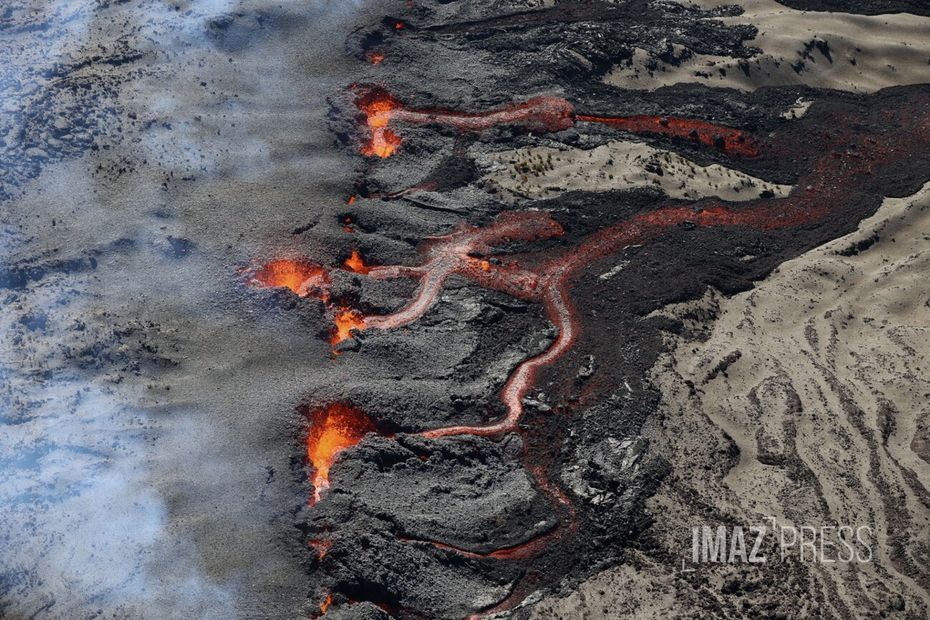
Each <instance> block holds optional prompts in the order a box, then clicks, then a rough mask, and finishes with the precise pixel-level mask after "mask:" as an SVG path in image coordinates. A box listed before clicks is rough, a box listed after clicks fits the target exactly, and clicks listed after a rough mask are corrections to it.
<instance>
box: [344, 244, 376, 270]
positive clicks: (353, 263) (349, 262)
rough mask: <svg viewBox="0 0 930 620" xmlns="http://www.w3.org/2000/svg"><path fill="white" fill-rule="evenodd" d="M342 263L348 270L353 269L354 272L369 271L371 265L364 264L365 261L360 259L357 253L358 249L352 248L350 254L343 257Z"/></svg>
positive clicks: (360, 256)
mask: <svg viewBox="0 0 930 620" xmlns="http://www.w3.org/2000/svg"><path fill="white" fill-rule="evenodd" d="M342 265H343V267H345V268H346V269H348V270H349V271H353V272H355V273H362V274H365V273H368V272H369V271H371V267H369V266H368V265H366V264H365V261H364V260H363V259H362V255H361V254H359V252H358V250H352V255H351V256H349V258H347V259H345V261H344V262H343V263H342Z"/></svg>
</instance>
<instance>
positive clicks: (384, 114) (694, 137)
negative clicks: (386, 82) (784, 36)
mask: <svg viewBox="0 0 930 620" xmlns="http://www.w3.org/2000/svg"><path fill="white" fill-rule="evenodd" d="M355 91H356V100H355V105H356V106H357V107H358V109H359V111H360V112H362V113H363V114H364V115H365V124H366V126H367V127H368V129H369V132H370V134H371V136H370V138H369V139H368V141H367V142H365V143H364V144H363V145H362V148H361V152H362V154H363V155H365V156H368V157H371V156H378V157H382V158H383V157H389V156H391V155H393V154H394V153H395V152H396V150H397V147H399V146H400V144H401V138H400V136H399V135H398V134H397V133H395V132H394V131H393V130H392V129H389V128H388V125H389V124H390V123H391V122H392V121H394V122H398V123H407V124H411V125H426V124H435V125H443V126H447V127H452V128H454V129H456V130H458V131H483V130H486V129H490V128H492V127H498V126H515V127H520V128H522V129H523V130H524V131H528V132H535V133H554V132H558V131H562V130H564V129H569V128H570V127H573V126H574V125H575V123H576V122H587V123H600V124H604V125H608V126H611V127H616V128H618V129H621V130H623V131H628V132H630V133H637V134H653V135H660V136H667V137H671V138H678V139H684V140H690V141H695V142H698V143H700V144H702V145H705V146H711V147H714V148H717V149H719V150H721V151H723V152H724V153H727V154H728V155H738V156H742V157H756V156H758V154H759V149H758V145H757V144H756V142H755V140H754V139H753V138H752V137H751V136H749V135H747V134H746V133H745V132H743V131H740V130H738V129H733V128H731V127H724V126H721V125H715V124H713V123H708V122H706V121H700V120H693V119H684V118H676V117H669V116H645V115H637V116H593V115H588V114H576V113H575V109H574V106H573V105H572V104H571V103H570V102H569V101H567V100H565V99H563V98H561V97H551V96H540V97H533V98H531V99H527V100H526V101H523V102H520V103H512V104H508V105H506V106H503V107H500V108H497V109H492V110H488V111H485V112H477V113H466V112H457V111H450V110H427V109H424V110H416V109H408V108H406V107H405V106H404V105H403V104H402V103H401V102H400V101H398V100H397V99H396V98H395V97H394V96H393V95H391V94H390V93H389V92H387V91H386V90H384V89H383V88H379V87H355Z"/></svg>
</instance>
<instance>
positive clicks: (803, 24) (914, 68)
mask: <svg viewBox="0 0 930 620" xmlns="http://www.w3.org/2000/svg"><path fill="white" fill-rule="evenodd" d="M694 4H695V5H696V6H699V7H701V8H704V9H712V8H717V7H721V6H732V5H734V4H736V5H738V6H741V7H742V8H743V9H744V11H743V13H742V14H740V15H737V16H728V17H720V18H719V19H721V21H723V22H724V23H727V24H731V25H736V24H743V25H750V26H753V27H755V28H756V29H757V31H758V32H757V34H756V35H755V37H754V38H752V39H750V40H748V41H746V42H745V44H746V57H745V58H733V57H730V56H712V55H706V54H695V53H693V52H692V51H691V50H689V49H687V48H685V47H683V46H680V45H678V46H676V45H674V44H669V47H668V50H667V54H668V56H667V57H666V58H665V59H663V58H660V57H658V56H657V55H656V54H654V53H651V52H648V51H646V50H643V49H640V50H637V52H636V53H635V55H634V57H633V58H632V59H631V60H630V61H629V62H628V63H624V64H621V65H619V66H617V67H615V68H614V70H613V71H612V72H611V73H610V74H608V75H607V76H606V78H605V81H606V82H607V83H608V84H612V85H614V86H622V87H623V88H636V89H646V90H654V89H657V88H661V87H662V86H668V85H671V84H682V83H696V84H706V85H708V86H713V87H718V88H737V89H740V90H755V89H757V88H762V87H764V86H790V85H805V86H811V87H815V88H831V89H835V90H846V91H852V92H874V91H876V90H879V89H882V88H887V87H888V86H895V85H899V84H920V83H923V82H926V79H927V61H928V59H930V43H928V41H930V18H928V17H922V16H917V15H910V14H907V13H900V14H886V15H853V14H844V13H835V12H831V13H823V12H816V11H798V10H794V9H790V8H787V7H785V6H783V5H781V4H779V3H778V2H775V1H774V0H746V1H744V2H722V1H718V0H701V1H700V2H695V3H694Z"/></svg>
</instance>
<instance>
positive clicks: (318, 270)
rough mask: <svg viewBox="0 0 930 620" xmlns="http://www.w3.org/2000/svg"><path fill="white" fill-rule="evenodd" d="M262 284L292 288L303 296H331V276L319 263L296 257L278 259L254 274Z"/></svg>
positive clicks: (255, 278)
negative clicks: (296, 258)
mask: <svg viewBox="0 0 930 620" xmlns="http://www.w3.org/2000/svg"><path fill="white" fill-rule="evenodd" d="M253 279H254V280H255V281H256V282H258V284H259V285H261V286H267V287H282V288H287V289H290V290H291V291H292V292H294V293H296V294H297V295H299V296H301V297H307V296H310V295H313V296H314V297H319V298H320V299H323V300H324V301H325V300H326V299H327V298H328V297H329V276H328V275H327V273H326V270H325V269H323V268H322V267H321V266H319V265H315V264H313V263H310V262H307V261H304V260H295V259H278V260H273V261H271V262H270V263H268V264H266V265H265V266H264V267H262V268H261V269H259V270H257V271H256V272H255V273H254V274H253Z"/></svg>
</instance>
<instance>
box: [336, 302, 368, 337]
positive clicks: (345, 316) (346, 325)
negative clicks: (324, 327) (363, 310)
mask: <svg viewBox="0 0 930 620" xmlns="http://www.w3.org/2000/svg"><path fill="white" fill-rule="evenodd" d="M333 323H334V325H335V328H334V329H333V335H332V338H330V341H329V342H330V344H332V345H333V346H336V345H337V344H339V343H340V342H343V341H345V340H348V339H349V338H351V337H352V330H353V329H364V328H365V319H364V318H362V315H361V314H360V313H359V312H357V311H355V310H353V309H351V308H339V310H338V311H337V312H336V315H335V316H334V317H333Z"/></svg>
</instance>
